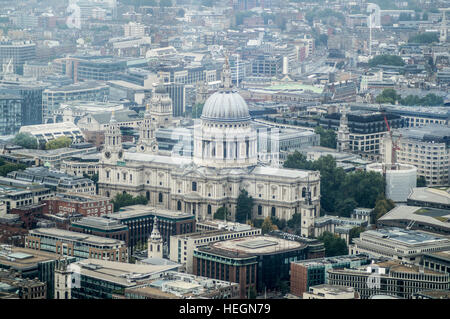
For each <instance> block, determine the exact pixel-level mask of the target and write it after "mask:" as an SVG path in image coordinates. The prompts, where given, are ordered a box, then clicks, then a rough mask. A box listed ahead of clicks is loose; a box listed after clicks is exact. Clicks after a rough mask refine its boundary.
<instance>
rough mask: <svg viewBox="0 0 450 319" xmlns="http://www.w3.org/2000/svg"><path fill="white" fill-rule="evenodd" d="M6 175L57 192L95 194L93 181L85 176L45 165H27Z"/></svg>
mask: <svg viewBox="0 0 450 319" xmlns="http://www.w3.org/2000/svg"><path fill="white" fill-rule="evenodd" d="M7 177H9V178H12V179H16V180H19V181H25V182H31V183H38V184H41V185H43V186H45V187H48V188H50V189H51V190H54V191H58V192H70V193H80V194H87V195H95V193H96V192H95V185H94V182H93V181H91V180H90V179H88V178H85V177H78V176H71V175H67V174H63V173H59V172H57V171H51V170H49V169H48V168H45V167H42V166H40V167H27V168H26V169H25V170H23V171H13V172H10V173H8V175H7Z"/></svg>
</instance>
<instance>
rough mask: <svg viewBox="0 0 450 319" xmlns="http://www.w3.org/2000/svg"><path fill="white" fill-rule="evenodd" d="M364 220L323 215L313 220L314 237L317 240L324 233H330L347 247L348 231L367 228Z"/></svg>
mask: <svg viewBox="0 0 450 319" xmlns="http://www.w3.org/2000/svg"><path fill="white" fill-rule="evenodd" d="M367 226H368V222H367V221H366V220H360V219H354V218H348V217H339V216H332V215H325V216H321V217H318V218H316V219H315V220H314V237H315V238H317V237H319V236H320V235H322V234H323V233H324V232H330V233H332V234H335V235H337V236H339V237H340V238H342V239H344V240H345V242H346V243H347V245H348V244H349V243H350V231H351V230H352V229H353V228H355V227H364V228H365V227H367Z"/></svg>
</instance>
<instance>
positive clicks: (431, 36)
mask: <svg viewBox="0 0 450 319" xmlns="http://www.w3.org/2000/svg"><path fill="white" fill-rule="evenodd" d="M433 42H439V34H438V33H437V32H424V33H419V34H416V35H413V36H412V37H410V38H409V39H408V43H420V44H430V43H433Z"/></svg>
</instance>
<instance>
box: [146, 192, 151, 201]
mask: <svg viewBox="0 0 450 319" xmlns="http://www.w3.org/2000/svg"><path fill="white" fill-rule="evenodd" d="M145 197H146V198H147V200H150V192H149V191H146V192H145Z"/></svg>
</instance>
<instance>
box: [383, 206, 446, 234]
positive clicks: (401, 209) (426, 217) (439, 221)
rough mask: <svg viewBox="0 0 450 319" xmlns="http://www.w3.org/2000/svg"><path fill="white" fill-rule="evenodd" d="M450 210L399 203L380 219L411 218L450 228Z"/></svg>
mask: <svg viewBox="0 0 450 319" xmlns="http://www.w3.org/2000/svg"><path fill="white" fill-rule="evenodd" d="M449 219H450V211H448V210H443V209H436V208H429V207H420V206H405V205H398V206H396V207H394V208H393V209H392V210H391V211H389V212H387V213H386V214H385V215H383V216H382V217H381V218H380V219H379V221H381V222H383V221H390V220H411V221H413V220H414V221H416V222H421V223H426V224H431V225H433V226H438V227H440V228H444V229H450V223H449V222H448V220H449Z"/></svg>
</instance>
